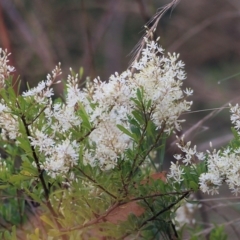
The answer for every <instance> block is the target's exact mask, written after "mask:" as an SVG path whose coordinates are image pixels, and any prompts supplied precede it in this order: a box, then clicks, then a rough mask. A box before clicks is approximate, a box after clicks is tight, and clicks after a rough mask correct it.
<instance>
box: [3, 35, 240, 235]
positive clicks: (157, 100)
mask: <svg viewBox="0 0 240 240" xmlns="http://www.w3.org/2000/svg"><path fill="white" fill-rule="evenodd" d="M7 57H8V54H7V52H6V51H4V50H2V49H1V50H0V85H1V89H0V95H1V102H0V128H1V135H0V141H1V143H2V146H3V148H4V149H3V151H2V155H3V156H4V157H2V159H1V168H0V183H1V185H0V188H1V189H2V190H3V191H5V194H7V195H8V196H9V198H10V199H12V200H11V201H12V202H11V204H12V206H13V208H14V211H15V212H18V214H16V216H15V217H12V218H10V219H9V223H10V225H11V227H12V229H11V230H9V229H2V236H4V238H5V239H14V237H15V238H19V239H21V238H22V239H46V237H51V239H61V238H62V239H88V238H90V237H95V238H98V239H101V238H104V239H105V238H106V237H107V238H109V239H124V238H126V239H127V237H135V236H138V237H140V238H141V239H151V238H153V237H158V238H160V237H165V238H166V239H173V236H174V237H175V238H176V237H178V233H177V231H176V229H175V222H176V221H177V218H175V214H176V213H177V209H178V208H179V207H180V206H181V204H182V202H183V200H184V199H186V198H187V197H189V196H190V194H191V193H193V192H195V191H198V190H199V189H200V190H202V191H203V192H207V193H212V194H213V193H217V192H218V188H219V186H220V185H221V184H222V183H223V182H226V183H227V184H228V186H229V188H230V189H231V190H232V191H233V193H235V194H237V193H238V192H239V189H240V187H239V183H238V179H239V174H240V171H239V169H240V168H239V166H238V165H239V164H238V165H237V166H236V160H238V153H239V148H236V147H235V145H238V146H239V135H240V133H239V132H238V131H239V122H240V121H239V119H240V117H239V116H240V114H239V108H238V106H236V107H232V108H231V112H232V118H231V119H232V122H233V124H235V129H236V130H235V133H236V139H237V140H236V141H237V142H235V143H233V144H232V145H230V147H229V148H228V149H226V150H224V151H219V152H216V151H213V152H212V153H211V152H209V151H208V152H207V154H204V153H199V152H197V148H196V146H195V147H193V148H191V144H190V142H189V143H186V144H185V143H184V140H183V139H179V143H178V144H177V145H178V147H179V149H180V150H181V152H182V154H178V155H175V156H174V157H175V158H176V160H177V161H176V162H175V163H173V162H172V163H171V167H170V170H169V172H168V174H167V177H166V175H165V174H164V173H163V172H162V173H157V175H154V174H156V173H154V171H155V169H156V167H155V164H163V162H159V161H158V159H154V160H152V157H151V156H153V155H154V153H155V152H156V151H164V144H162V142H164V141H165V139H166V138H167V137H169V136H170V135H171V134H174V133H175V132H176V131H179V130H180V129H181V123H182V122H183V121H184V120H182V119H180V116H181V114H182V113H184V112H187V111H189V110H190V107H191V105H192V102H191V101H188V100H187V97H189V96H191V95H192V93H193V91H192V90H191V89H185V90H183V89H182V84H183V81H184V80H185V78H186V74H185V72H184V63H183V62H182V61H180V60H178V58H179V55H177V54H175V53H174V54H167V55H165V54H164V50H163V49H162V47H160V46H159V44H158V40H157V41H153V40H150V39H148V38H145V48H143V49H142V51H141V58H140V59H139V60H138V61H135V62H134V63H133V65H132V68H131V69H129V70H126V71H125V72H123V73H122V74H118V73H115V74H114V75H112V76H111V77H110V78H109V81H108V82H103V81H101V80H100V78H97V79H95V80H94V81H93V82H87V84H86V86H85V87H84V88H80V87H79V84H78V83H79V76H78V75H75V74H74V73H73V72H72V71H71V72H72V73H71V75H69V76H68V78H67V81H66V88H65V90H64V94H65V96H64V100H62V99H56V100H53V96H54V92H53V89H52V87H53V85H54V84H57V83H58V82H59V81H58V79H59V76H60V75H61V68H60V65H58V66H56V68H55V69H54V70H53V71H52V74H51V75H50V74H49V75H47V79H46V80H45V81H42V82H40V83H39V84H38V85H37V86H36V87H35V88H32V89H28V90H27V91H26V92H23V93H22V94H19V93H15V92H14V90H13V87H12V82H11V72H12V71H13V70H14V68H13V67H11V66H8V64H7V63H8V60H7ZM132 70H134V71H132ZM80 77H81V76H80ZM234 144H235V145H234ZM19 192H21V194H22V197H21V198H18V197H17V196H18V195H17V193H19ZM7 204H8V205H9V204H10V202H8V203H7ZM19 204H20V206H21V211H20V210H19ZM0 213H1V215H2V216H3V217H4V218H5V219H7V216H8V215H9V213H6V211H5V209H3V208H0ZM23 213H24V216H29V215H30V216H31V218H32V219H34V221H33V220H32V222H36V223H37V224H33V226H29V225H28V224H27V222H28V221H27V219H26V217H25V218H23V217H22V216H23ZM39 221H40V223H39ZM15 226H21V228H19V229H18V230H16V228H15Z"/></svg>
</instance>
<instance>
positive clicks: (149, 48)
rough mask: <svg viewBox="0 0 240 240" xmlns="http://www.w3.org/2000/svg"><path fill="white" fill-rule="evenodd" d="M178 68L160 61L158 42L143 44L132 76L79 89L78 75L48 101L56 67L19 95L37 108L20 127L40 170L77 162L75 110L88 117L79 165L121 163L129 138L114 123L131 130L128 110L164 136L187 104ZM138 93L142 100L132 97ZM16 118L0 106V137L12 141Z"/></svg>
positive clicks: (172, 59)
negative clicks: (25, 132)
mask: <svg viewBox="0 0 240 240" xmlns="http://www.w3.org/2000/svg"><path fill="white" fill-rule="evenodd" d="M4 56H6V55H4ZM6 61H7V60H5V62H4V64H5V63H6ZM5 65H6V64H5ZM5 65H3V66H1V65H0V66H1V67H0V68H2V69H3V68H6V69H8V67H5ZM183 67H184V64H183V62H182V61H178V55H176V54H172V55H171V54H169V55H168V56H167V57H166V56H164V55H163V49H162V48H161V47H159V46H158V43H156V42H154V41H148V40H146V47H145V49H144V50H143V51H142V57H141V58H140V60H139V61H138V62H135V63H134V65H133V69H135V70H136V73H132V72H131V71H130V70H127V71H125V72H123V73H122V74H118V73H115V74H114V75H112V76H111V77H110V79H109V81H108V82H102V81H101V80H100V79H99V78H97V79H95V80H94V81H93V82H92V83H91V84H88V85H87V86H86V87H85V88H83V89H80V88H79V86H78V81H79V80H78V76H77V75H75V76H73V75H70V76H68V79H67V84H66V96H65V99H66V102H65V103H63V102H61V103H60V102H59V101H58V102H56V103H53V101H52V99H51V97H52V96H53V94H54V93H53V90H52V85H53V84H55V83H57V77H58V76H59V75H60V74H61V69H60V66H57V67H56V68H55V69H54V70H53V72H52V74H51V75H48V76H47V80H46V81H42V82H40V83H39V84H38V86H37V87H35V88H32V89H29V90H28V91H26V92H24V93H23V94H22V97H23V98H24V99H26V100H27V101H28V102H31V101H33V102H34V104H35V105H36V106H35V107H36V108H37V113H35V116H32V120H28V122H27V123H25V125H27V128H28V130H29V132H30V133H31V134H30V136H28V138H29V140H30V143H31V146H32V147H34V149H36V151H37V152H38V153H39V155H40V156H41V157H40V161H41V166H42V168H44V169H45V170H46V171H47V172H48V173H49V174H51V175H52V176H56V175H57V174H58V173H65V172H67V171H68V170H69V169H70V168H71V167H73V166H74V165H76V164H77V163H78V160H79V159H80V156H79V149H80V145H81V141H80V142H79V141H75V140H76V139H74V137H73V136H72V134H71V133H72V132H73V131H75V130H76V129H79V130H81V129H82V128H84V127H86V125H84V124H85V123H86V122H85V123H84V121H85V120H86V119H82V118H81V116H80V114H79V110H82V111H83V112H86V115H87V117H86V116H85V118H88V123H89V125H90V127H89V126H88V128H89V129H88V132H87V133H86V139H87V141H88V144H86V145H84V149H83V162H84V163H85V164H90V165H92V166H96V165H98V166H100V167H101V168H102V169H111V168H114V167H115V166H116V164H117V162H118V161H119V160H121V159H125V157H124V154H125V151H126V149H128V148H130V147H132V146H133V139H131V137H130V136H128V135H127V134H125V133H123V132H122V131H121V130H120V129H119V127H118V125H121V126H122V127H123V128H125V129H126V130H127V131H129V132H131V125H130V123H129V119H134V118H135V117H134V115H133V114H132V113H133V111H134V110H135V111H136V110H138V111H142V113H143V114H144V116H145V117H146V119H147V121H152V122H153V123H154V124H155V128H156V130H158V129H161V130H162V131H164V132H165V133H167V134H170V133H171V132H172V131H174V130H175V129H177V130H179V129H180V127H181V126H180V123H181V122H182V120H179V116H180V115H181V114H182V113H183V112H185V111H188V110H189V109H190V106H191V104H192V103H191V102H188V101H186V97H187V96H189V95H191V94H192V90H190V89H186V90H185V91H184V90H182V81H183V80H184V79H185V72H184V71H183ZM5 77H6V76H5V75H4V78H5ZM139 92H141V94H142V96H141V98H142V99H139V96H137V95H138V93H139ZM136 101H140V104H137V103H136ZM146 103H148V107H146ZM31 106H32V105H31ZM32 107H33V106H32ZM19 118H21V117H20V116H17V115H16V116H14V115H13V114H11V111H10V110H9V109H8V107H6V103H4V102H2V105H1V107H0V127H1V128H2V133H1V134H2V135H4V131H7V132H8V136H9V137H10V139H15V138H16V137H18V136H19V135H18V131H19V121H20V120H21V121H23V119H19ZM136 120H137V119H136ZM10 126H11V127H10ZM25 127H26V126H25ZM5 135H6V134H5Z"/></svg>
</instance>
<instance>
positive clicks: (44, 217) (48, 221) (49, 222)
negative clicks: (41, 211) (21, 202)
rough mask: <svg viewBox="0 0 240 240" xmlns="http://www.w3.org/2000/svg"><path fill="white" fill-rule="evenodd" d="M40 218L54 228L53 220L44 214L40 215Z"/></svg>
mask: <svg viewBox="0 0 240 240" xmlns="http://www.w3.org/2000/svg"><path fill="white" fill-rule="evenodd" d="M40 218H41V220H42V221H43V222H45V223H47V224H48V225H49V226H51V227H52V228H53V229H54V228H55V224H54V222H53V221H52V220H51V219H50V218H49V217H48V216H46V215H42V216H40Z"/></svg>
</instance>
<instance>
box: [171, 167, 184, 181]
mask: <svg viewBox="0 0 240 240" xmlns="http://www.w3.org/2000/svg"><path fill="white" fill-rule="evenodd" d="M183 174H184V170H183V169H182V168H181V166H180V165H179V164H178V162H177V163H176V164H175V163H173V162H171V167H170V172H169V173H168V175H167V177H168V178H172V179H173V180H174V181H175V182H177V183H181V182H182V181H183V176H182V175H183Z"/></svg>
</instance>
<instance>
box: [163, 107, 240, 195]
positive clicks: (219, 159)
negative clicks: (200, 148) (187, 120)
mask: <svg viewBox="0 0 240 240" xmlns="http://www.w3.org/2000/svg"><path fill="white" fill-rule="evenodd" d="M230 112H231V122H232V124H233V125H234V128H235V129H236V131H237V134H238V136H239V138H240V108H239V105H238V104H237V105H236V106H234V107H232V106H231V105H230ZM190 144H191V143H190V142H188V143H187V144H185V145H184V144H183V139H180V144H178V147H179V148H180V149H181V151H182V153H183V154H176V155H175V156H174V157H175V158H176V160H177V163H176V164H175V163H172V164H171V167H170V172H169V174H168V178H171V179H172V180H173V181H174V182H178V183H181V182H182V181H183V180H184V174H185V172H184V170H183V167H182V165H181V164H179V163H180V161H181V163H183V164H185V165H186V166H187V165H189V167H190V168H194V167H195V162H196V160H204V159H206V167H207V168H206V169H207V172H205V173H202V174H201V175H200V176H199V188H200V190H201V191H202V192H204V193H208V194H212V195H213V194H218V193H219V188H220V186H222V184H223V183H226V184H227V185H228V188H229V189H230V190H231V191H232V193H233V194H234V195H238V194H239V193H240V147H238V146H236V147H233V146H231V145H230V147H227V148H225V149H224V150H221V151H220V150H219V151H217V150H215V149H214V150H213V151H212V152H210V151H209V150H207V151H206V154H204V153H202V152H201V153H198V152H197V151H196V146H194V148H190Z"/></svg>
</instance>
